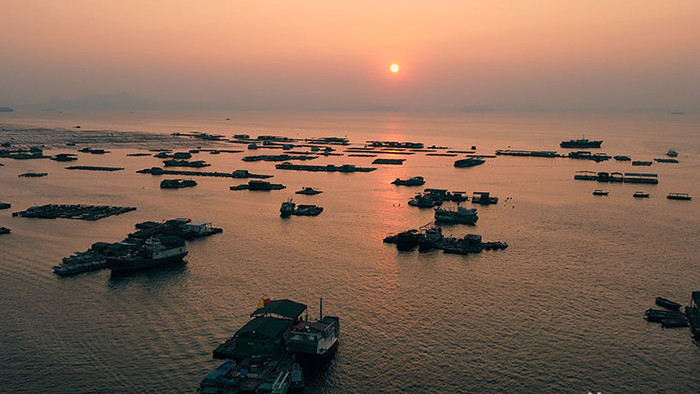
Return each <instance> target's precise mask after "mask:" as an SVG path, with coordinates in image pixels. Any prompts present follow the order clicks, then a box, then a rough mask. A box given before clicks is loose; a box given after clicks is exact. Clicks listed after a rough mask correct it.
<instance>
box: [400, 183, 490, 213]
mask: <svg viewBox="0 0 700 394" xmlns="http://www.w3.org/2000/svg"><path fill="white" fill-rule="evenodd" d="M394 182H396V181H394ZM467 200H469V197H468V196H466V192H463V191H449V190H447V189H432V188H427V189H425V190H423V193H418V194H416V195H415V196H413V197H411V199H410V200H409V201H408V205H410V206H412V207H418V208H433V207H438V206H441V205H442V204H443V203H444V202H445V201H452V202H456V203H460V202H464V201H467ZM471 201H472V203H474V204H481V205H490V204H497V203H498V197H495V196H492V195H491V193H490V192H474V193H473V195H472V197H471Z"/></svg>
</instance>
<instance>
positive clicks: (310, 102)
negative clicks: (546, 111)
mask: <svg viewBox="0 0 700 394" xmlns="http://www.w3.org/2000/svg"><path fill="white" fill-rule="evenodd" d="M0 9H2V14H0V53H2V54H3V56H2V60H0V77H1V78H0V106H1V105H12V104H14V103H20V104H22V103H31V102H35V101H40V100H43V99H45V98H47V97H49V96H59V97H63V98H75V97H78V96H82V95H87V94H109V93H116V92H121V91H127V92H129V93H131V94H133V95H135V96H138V97H143V98H147V99H149V100H154V101H163V102H170V101H183V102H184V101H199V102H212V103H214V102H216V103H224V104H230V105H232V106H249V107H250V106H253V107H260V108H266V107H270V108H310V109H323V108H343V107H347V108H371V107H391V108H406V109H419V110H420V109H426V110H433V109H459V108H464V107H471V106H491V107H495V108H525V107H528V108H535V107H538V108H553V109H567V108H568V109H578V108H595V109H606V108H610V109H635V108H699V107H700V78H698V70H700V40H699V39H698V38H697V37H698V36H700V34H698V33H699V32H700V28H699V27H698V21H700V1H697V0H676V1H674V0H669V1H657V0H653V1H645V0H614V1H563V0H552V1H534V0H533V1H527V0H522V1H515V0H512V1H505V0H500V1H499V0H490V1H481V0H479V1H477V0H474V1H466V0H465V1H406V0H404V1H393V0H385V1H356V2H348V1H344V2H341V1H334V0H324V1H289V0H284V1H274V0H266V1H257V2H254V1H234V0H203V1H197V2H193V1H180V0H170V1H165V0H162V1H149V0H139V1H135V0H120V1H112V0H100V1H92V0H60V1H50V0H22V1H10V0H0ZM392 62H397V63H399V64H400V65H401V72H400V73H398V74H397V75H392V74H391V73H389V71H388V67H389V65H390V64H391V63H392Z"/></svg>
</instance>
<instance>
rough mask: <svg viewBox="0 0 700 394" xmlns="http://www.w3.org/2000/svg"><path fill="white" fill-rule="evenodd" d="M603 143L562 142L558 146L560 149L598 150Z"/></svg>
mask: <svg viewBox="0 0 700 394" xmlns="http://www.w3.org/2000/svg"><path fill="white" fill-rule="evenodd" d="M602 144H603V141H577V140H572V141H562V142H561V143H560V144H559V146H560V147H562V148H600V145H602Z"/></svg>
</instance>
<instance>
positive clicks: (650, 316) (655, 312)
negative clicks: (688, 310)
mask: <svg viewBox="0 0 700 394" xmlns="http://www.w3.org/2000/svg"><path fill="white" fill-rule="evenodd" d="M683 317H684V315H683V312H680V311H669V310H661V309H647V310H646V312H644V318H645V319H646V320H647V321H650V322H657V323H658V322H661V321H662V320H667V319H682V318H683Z"/></svg>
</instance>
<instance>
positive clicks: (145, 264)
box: [107, 252, 187, 273]
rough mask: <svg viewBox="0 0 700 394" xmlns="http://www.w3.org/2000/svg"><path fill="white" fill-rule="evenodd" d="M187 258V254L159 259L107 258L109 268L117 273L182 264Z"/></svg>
mask: <svg viewBox="0 0 700 394" xmlns="http://www.w3.org/2000/svg"><path fill="white" fill-rule="evenodd" d="M185 256H187V252H183V253H179V254H175V255H172V256H167V257H161V258H157V259H119V258H107V268H109V269H111V270H112V272H117V273H121V272H134V271H142V270H147V269H150V268H155V267H161V266H165V265H171V264H177V263H180V262H182V259H183V257H185Z"/></svg>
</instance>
